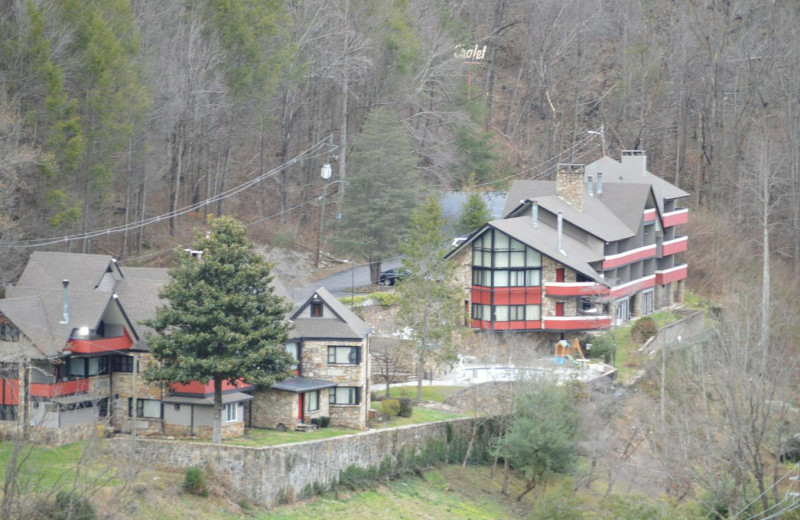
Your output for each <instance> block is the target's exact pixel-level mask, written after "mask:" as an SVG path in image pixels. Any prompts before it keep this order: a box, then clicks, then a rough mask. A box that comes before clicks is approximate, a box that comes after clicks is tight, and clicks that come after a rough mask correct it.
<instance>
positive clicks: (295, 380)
mask: <svg viewBox="0 0 800 520" xmlns="http://www.w3.org/2000/svg"><path fill="white" fill-rule="evenodd" d="M335 386H336V383H334V382H332V381H326V380H324V379H315V378H313V377H290V378H289V379H284V380H283V381H281V382H280V383H277V384H274V385H272V387H271V388H272V389H273V390H285V391H287V392H294V393H296V394H302V393H303V392H313V391H314V390H322V389H323V388H333V387H335Z"/></svg>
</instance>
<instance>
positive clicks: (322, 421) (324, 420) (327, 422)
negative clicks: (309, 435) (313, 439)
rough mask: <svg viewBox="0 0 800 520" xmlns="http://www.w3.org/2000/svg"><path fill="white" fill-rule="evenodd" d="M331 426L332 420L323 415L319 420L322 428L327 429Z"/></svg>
mask: <svg viewBox="0 0 800 520" xmlns="http://www.w3.org/2000/svg"><path fill="white" fill-rule="evenodd" d="M330 424H331V418H330V417H329V416H327V415H323V416H322V417H320V418H319V425H320V427H321V428H327V427H328V426H329V425H330Z"/></svg>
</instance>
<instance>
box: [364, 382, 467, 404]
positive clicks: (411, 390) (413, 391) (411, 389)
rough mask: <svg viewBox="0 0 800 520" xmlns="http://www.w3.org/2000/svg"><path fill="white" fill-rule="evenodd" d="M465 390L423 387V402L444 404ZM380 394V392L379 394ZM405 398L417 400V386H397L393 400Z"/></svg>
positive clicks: (448, 387) (393, 392)
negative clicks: (450, 397) (455, 394)
mask: <svg viewBox="0 0 800 520" xmlns="http://www.w3.org/2000/svg"><path fill="white" fill-rule="evenodd" d="M462 388H464V387H463V386H423V387H422V400H423V401H425V402H432V403H443V402H444V400H445V399H447V398H448V397H449V396H451V395H452V394H454V393H456V392H457V391H459V390H461V389H462ZM379 393H380V392H379ZM401 397H405V398H408V399H416V398H417V387H416V386H395V387H393V388H392V398H393V399H398V398H401Z"/></svg>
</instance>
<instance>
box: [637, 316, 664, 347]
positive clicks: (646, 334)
mask: <svg viewBox="0 0 800 520" xmlns="http://www.w3.org/2000/svg"><path fill="white" fill-rule="evenodd" d="M656 332H658V325H657V324H656V320H654V319H653V318H651V317H650V316H645V317H644V318H639V319H638V320H637V321H636V323H634V324H633V327H632V328H631V339H633V341H634V342H635V343H637V344H639V345H641V344H643V343H644V342H645V341H647V340H648V339H650V338H652V337H653V336H655V335H656Z"/></svg>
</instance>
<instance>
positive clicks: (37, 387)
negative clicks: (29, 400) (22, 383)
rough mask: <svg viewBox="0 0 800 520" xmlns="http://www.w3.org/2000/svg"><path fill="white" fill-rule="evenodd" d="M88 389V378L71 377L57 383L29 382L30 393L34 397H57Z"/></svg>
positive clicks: (84, 391) (81, 392) (79, 392)
mask: <svg viewBox="0 0 800 520" xmlns="http://www.w3.org/2000/svg"><path fill="white" fill-rule="evenodd" d="M88 391H89V380H88V379H73V380H71V381H59V382H57V383H31V395H32V396H34V397H59V396H62V395H74V394H83V393H86V392H88Z"/></svg>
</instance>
